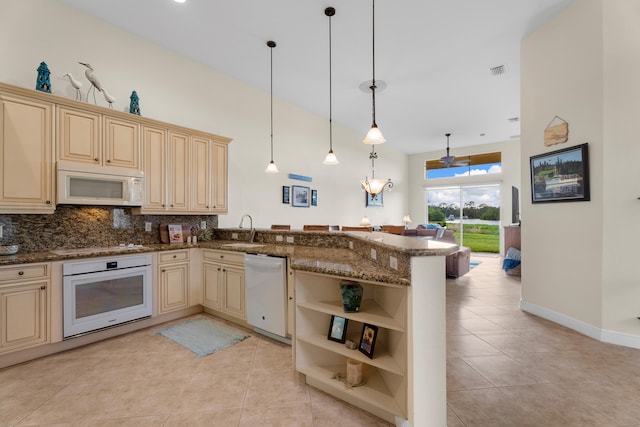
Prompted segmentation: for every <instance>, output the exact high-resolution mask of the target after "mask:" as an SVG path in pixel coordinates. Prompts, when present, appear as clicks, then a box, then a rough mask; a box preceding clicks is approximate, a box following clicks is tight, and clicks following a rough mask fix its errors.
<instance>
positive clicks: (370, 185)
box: [360, 147, 393, 198]
mask: <svg viewBox="0 0 640 427" xmlns="http://www.w3.org/2000/svg"><path fill="white" fill-rule="evenodd" d="M369 158H370V159H371V178H369V177H366V176H365V177H364V179H363V180H362V181H360V184H361V185H362V189H363V190H364V191H366V192H367V193H369V194H371V197H373V198H375V197H376V196H377V195H378V194H379V193H381V192H382V191H383V190H384V188H385V187H389V188H393V182H391V178H389V179H380V178H376V163H375V162H376V159H377V158H378V154H377V153H376V152H375V151H374V150H373V147H371V153H370V154H369Z"/></svg>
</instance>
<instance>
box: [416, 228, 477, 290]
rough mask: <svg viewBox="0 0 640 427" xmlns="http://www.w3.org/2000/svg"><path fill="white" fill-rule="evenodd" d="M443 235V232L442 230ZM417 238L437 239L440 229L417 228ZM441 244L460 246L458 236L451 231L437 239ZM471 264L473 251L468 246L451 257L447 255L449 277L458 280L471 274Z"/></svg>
mask: <svg viewBox="0 0 640 427" xmlns="http://www.w3.org/2000/svg"><path fill="white" fill-rule="evenodd" d="M440 233H442V230H440ZM416 234H417V237H421V236H429V237H432V238H434V239H435V238H436V236H437V234H438V228H430V229H426V228H424V227H423V226H421V225H418V227H417V228H416ZM437 240H439V241H441V242H446V243H453V244H454V245H457V244H458V241H457V239H456V235H455V234H454V233H453V231H451V230H446V229H445V230H444V233H442V237H440V238H439V239H437ZM470 264H471V249H470V248H468V247H466V246H459V248H458V250H457V251H456V252H454V253H452V254H451V255H447V259H446V265H447V268H446V270H447V277H451V278H457V277H460V276H462V275H464V274H466V273H468V272H469V265H470Z"/></svg>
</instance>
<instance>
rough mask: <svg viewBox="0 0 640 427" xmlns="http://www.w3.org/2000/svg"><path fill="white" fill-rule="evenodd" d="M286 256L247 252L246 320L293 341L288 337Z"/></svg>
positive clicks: (263, 332)
mask: <svg viewBox="0 0 640 427" xmlns="http://www.w3.org/2000/svg"><path fill="white" fill-rule="evenodd" d="M286 267H287V259H286V258H280V257H272V256H267V255H252V254H245V256H244V275H245V284H246V287H247V323H249V324H250V325H252V326H253V327H254V329H255V331H256V332H259V333H262V334H264V335H267V336H271V337H272V338H274V339H277V340H279V341H283V342H286V343H290V342H291V341H290V339H288V338H287V271H286V270H287V268H286Z"/></svg>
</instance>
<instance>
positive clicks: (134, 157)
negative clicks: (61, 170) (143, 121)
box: [57, 106, 141, 169]
mask: <svg viewBox="0 0 640 427" xmlns="http://www.w3.org/2000/svg"><path fill="white" fill-rule="evenodd" d="M57 118H58V135H57V136H58V138H57V139H58V160H66V161H71V162H79V163H88V164H96V165H100V166H118V167H125V168H132V169H141V164H140V138H139V133H140V125H139V124H138V123H137V122H136V121H134V120H125V119H123V118H116V117H113V116H109V115H103V114H99V113H96V112H93V111H88V110H85V109H76V108H71V107H67V106H59V107H58V111H57Z"/></svg>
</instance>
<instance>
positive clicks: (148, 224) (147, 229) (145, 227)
mask: <svg viewBox="0 0 640 427" xmlns="http://www.w3.org/2000/svg"><path fill="white" fill-rule="evenodd" d="M144 231H151V223H150V222H145V223H144Z"/></svg>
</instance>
